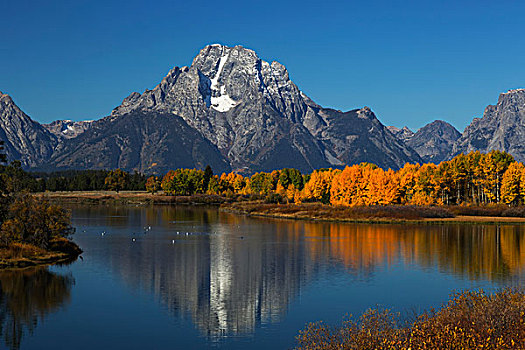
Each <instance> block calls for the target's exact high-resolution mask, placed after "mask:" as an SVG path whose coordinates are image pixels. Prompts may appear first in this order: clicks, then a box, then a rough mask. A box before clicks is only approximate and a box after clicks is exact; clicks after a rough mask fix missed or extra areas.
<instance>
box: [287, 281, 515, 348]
mask: <svg viewBox="0 0 525 350" xmlns="http://www.w3.org/2000/svg"><path fill="white" fill-rule="evenodd" d="M297 342H298V347H297V349H303V350H307V349H308V350H310V349H392V350H393V349H405V350H407V349H412V350H416V349H525V293H524V292H523V291H521V290H514V289H510V288H508V289H505V290H503V291H501V292H498V293H495V294H486V293H485V292H483V291H466V292H462V293H456V294H454V295H453V296H452V299H451V300H450V301H449V302H448V303H447V304H445V305H444V306H443V308H442V309H441V310H439V311H430V312H426V313H424V314H422V315H421V316H419V317H418V318H417V319H416V320H415V321H414V322H411V323H406V322H405V323H403V322H402V321H400V319H399V316H397V315H394V314H392V313H391V312H389V311H388V310H386V311H377V310H369V311H367V312H366V313H365V314H363V315H362V316H361V317H360V319H359V320H358V321H357V322H354V321H345V322H344V323H343V325H342V326H341V327H330V326H327V325H325V324H323V323H322V322H318V323H311V324H309V325H308V326H307V327H306V329H304V330H302V331H301V332H300V333H299V335H298V336H297Z"/></svg>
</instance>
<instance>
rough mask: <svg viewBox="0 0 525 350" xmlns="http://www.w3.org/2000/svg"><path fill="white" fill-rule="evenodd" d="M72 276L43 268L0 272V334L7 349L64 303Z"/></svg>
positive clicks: (67, 296)
mask: <svg viewBox="0 0 525 350" xmlns="http://www.w3.org/2000/svg"><path fill="white" fill-rule="evenodd" d="M73 284H74V279H73V277H72V276H71V275H65V276H62V275H59V274H56V273H53V272H50V271H48V270H47V268H44V267H39V268H30V269H23V270H6V271H0V335H1V337H2V342H3V343H4V344H5V345H6V347H8V348H10V349H19V348H20V343H21V341H22V338H24V337H25V336H27V335H31V334H32V333H33V331H34V329H35V328H36V327H37V326H38V323H40V322H42V321H43V320H44V319H45V317H46V316H47V315H48V314H50V313H53V312H56V311H57V310H58V309H60V308H61V307H63V306H64V305H65V304H67V303H68V302H69V300H70V292H71V287H72V285H73Z"/></svg>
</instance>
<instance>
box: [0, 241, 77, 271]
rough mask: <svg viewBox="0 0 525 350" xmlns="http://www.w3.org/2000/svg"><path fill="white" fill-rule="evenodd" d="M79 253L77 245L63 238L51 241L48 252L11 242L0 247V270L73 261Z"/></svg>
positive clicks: (25, 244)
mask: <svg viewBox="0 0 525 350" xmlns="http://www.w3.org/2000/svg"><path fill="white" fill-rule="evenodd" d="M81 253H82V250H81V249H80V248H79V247H78V245H76V244H75V243H73V242H71V241H70V240H68V239H67V238H63V237H57V238H54V239H52V240H51V242H50V245H49V250H45V249H42V248H39V247H37V246H34V245H32V244H27V243H20V242H13V243H11V244H9V245H8V246H4V247H0V269H2V268H12V267H27V266H35V265H43V264H44V265H45V264H51V263H55V262H64V261H68V260H69V259H75V258H76V257H77V256H78V255H79V254H81Z"/></svg>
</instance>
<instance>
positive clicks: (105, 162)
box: [40, 111, 230, 173]
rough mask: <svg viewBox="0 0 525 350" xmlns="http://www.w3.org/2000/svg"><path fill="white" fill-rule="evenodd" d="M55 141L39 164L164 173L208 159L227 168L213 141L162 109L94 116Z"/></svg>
mask: <svg viewBox="0 0 525 350" xmlns="http://www.w3.org/2000/svg"><path fill="white" fill-rule="evenodd" d="M59 147H60V149H59V150H57V152H55V153H54V154H53V156H52V157H51V159H50V160H49V161H48V162H46V163H44V164H42V165H41V166H40V168H41V169H43V170H50V171H51V170H56V169H115V168H122V169H126V170H137V171H140V172H143V173H165V172H167V171H168V170H171V169H176V168H200V169H203V168H204V167H206V165H208V164H209V165H210V166H211V167H212V168H213V169H214V170H215V171H216V172H224V171H229V170H230V166H229V163H228V161H227V160H226V159H225V158H224V157H223V156H222V154H221V153H220V152H219V150H218V149H217V147H215V146H214V145H213V144H211V142H209V141H208V140H206V139H205V138H203V137H202V135H200V134H199V133H198V132H197V131H196V130H195V129H193V128H191V127H190V126H188V124H187V123H186V122H185V121H184V120H182V119H181V118H179V117H175V116H173V115H170V114H163V113H161V112H150V113H148V114H144V112H141V111H134V112H130V113H127V114H125V115H123V116H118V117H114V118H104V119H101V120H98V121H96V122H93V124H92V125H91V127H90V128H89V129H87V130H86V131H85V132H83V133H82V134H80V135H78V136H77V137H76V138H71V139H65V140H63V142H62V143H61V144H60V145H59Z"/></svg>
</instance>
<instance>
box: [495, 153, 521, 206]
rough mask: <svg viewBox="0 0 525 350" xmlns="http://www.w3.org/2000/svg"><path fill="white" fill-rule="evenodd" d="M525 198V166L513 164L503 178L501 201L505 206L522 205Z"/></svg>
mask: <svg viewBox="0 0 525 350" xmlns="http://www.w3.org/2000/svg"><path fill="white" fill-rule="evenodd" d="M524 198H525V166H523V164H522V163H518V162H515V163H512V164H510V165H509V167H508V168H507V170H506V171H505V173H504V174H503V176H502V180H501V199H502V201H503V202H504V203H505V204H509V205H521V204H523V201H524Z"/></svg>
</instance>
